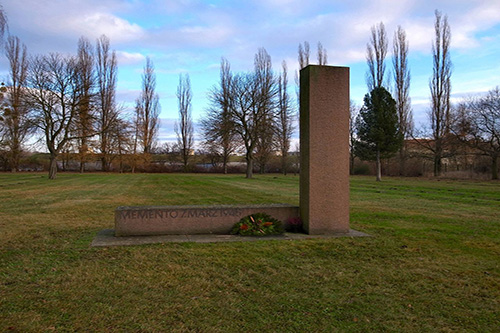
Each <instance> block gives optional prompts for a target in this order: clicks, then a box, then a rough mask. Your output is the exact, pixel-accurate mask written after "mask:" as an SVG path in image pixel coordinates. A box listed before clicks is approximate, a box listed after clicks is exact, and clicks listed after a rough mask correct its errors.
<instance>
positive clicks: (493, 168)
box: [491, 155, 498, 180]
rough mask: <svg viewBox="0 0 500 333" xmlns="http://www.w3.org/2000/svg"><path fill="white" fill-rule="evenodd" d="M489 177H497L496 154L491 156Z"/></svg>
mask: <svg viewBox="0 0 500 333" xmlns="http://www.w3.org/2000/svg"><path fill="white" fill-rule="evenodd" d="M491 179H495V180H496V179H498V155H494V156H492V157H491Z"/></svg>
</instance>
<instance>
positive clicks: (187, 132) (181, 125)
mask: <svg viewBox="0 0 500 333" xmlns="http://www.w3.org/2000/svg"><path fill="white" fill-rule="evenodd" d="M192 97H193V96H192V93H191V81H190V80H189V74H186V75H182V74H181V75H179V86H178V87H177V100H178V102H179V122H176V123H175V133H176V134H177V144H178V146H179V147H180V149H181V155H182V163H183V164H184V171H187V170H188V162H189V158H190V157H191V152H192V150H193V120H192V118H191V99H192Z"/></svg>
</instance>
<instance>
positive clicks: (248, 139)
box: [230, 48, 277, 178]
mask: <svg viewBox="0 0 500 333" xmlns="http://www.w3.org/2000/svg"><path fill="white" fill-rule="evenodd" d="M254 65H255V70H254V72H253V73H243V74H238V75H235V76H234V77H233V80H232V84H231V98H232V101H231V103H230V112H231V118H232V120H233V122H234V125H235V131H236V133H237V134H238V136H240V138H241V141H242V142H243V145H244V146H245V160H246V163H247V170H246V177H247V178H252V174H253V162H254V151H255V147H256V144H257V141H258V138H259V136H260V135H261V133H262V131H267V130H270V129H266V128H265V126H264V124H266V120H267V119H268V118H269V115H270V113H272V112H273V109H274V106H275V105H274V104H275V97H276V95H277V85H276V79H275V77H274V75H273V71H272V65H271V57H270V56H269V54H268V53H267V51H266V50H265V49H264V48H261V49H259V51H258V53H257V54H256V55H255V61H254Z"/></svg>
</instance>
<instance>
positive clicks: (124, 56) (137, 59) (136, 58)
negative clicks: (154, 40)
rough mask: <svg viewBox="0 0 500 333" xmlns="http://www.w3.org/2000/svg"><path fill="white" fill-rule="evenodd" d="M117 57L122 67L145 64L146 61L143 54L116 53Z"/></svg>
mask: <svg viewBox="0 0 500 333" xmlns="http://www.w3.org/2000/svg"><path fill="white" fill-rule="evenodd" d="M116 57H117V60H118V64H119V65H120V66H121V65H136V64H140V63H144V62H145V59H146V57H145V56H144V55H143V54H142V53H139V52H126V51H116Z"/></svg>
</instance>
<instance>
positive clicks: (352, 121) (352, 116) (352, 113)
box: [349, 100, 359, 175]
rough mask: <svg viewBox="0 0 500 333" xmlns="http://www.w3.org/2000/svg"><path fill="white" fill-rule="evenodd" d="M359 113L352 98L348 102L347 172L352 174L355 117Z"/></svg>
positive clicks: (354, 155) (354, 153)
mask: <svg viewBox="0 0 500 333" xmlns="http://www.w3.org/2000/svg"><path fill="white" fill-rule="evenodd" d="M358 115H359V108H358V106H357V105H356V104H355V103H354V101H353V100H351V101H350V103H349V174H350V175H354V160H355V158H356V151H355V143H356V119H357V117H358Z"/></svg>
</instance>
